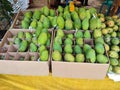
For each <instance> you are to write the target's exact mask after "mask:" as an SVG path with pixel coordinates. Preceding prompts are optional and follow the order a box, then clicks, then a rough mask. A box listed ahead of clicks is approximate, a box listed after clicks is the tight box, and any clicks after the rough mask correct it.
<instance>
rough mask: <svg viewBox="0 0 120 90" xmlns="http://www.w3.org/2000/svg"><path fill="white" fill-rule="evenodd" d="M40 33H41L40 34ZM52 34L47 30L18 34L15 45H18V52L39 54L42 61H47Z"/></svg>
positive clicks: (15, 37)
mask: <svg viewBox="0 0 120 90" xmlns="http://www.w3.org/2000/svg"><path fill="white" fill-rule="evenodd" d="M38 31H39V32H38ZM51 34H52V33H50V32H49V31H48V30H47V29H38V30H36V31H35V32H22V31H20V32H18V34H17V35H16V36H14V42H13V44H15V45H18V52H27V51H29V52H38V53H39V60H40V61H47V60H48V59H49V54H50V52H49V51H50V43H51Z"/></svg>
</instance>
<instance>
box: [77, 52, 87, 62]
mask: <svg viewBox="0 0 120 90" xmlns="http://www.w3.org/2000/svg"><path fill="white" fill-rule="evenodd" d="M84 60H85V57H84V54H77V55H76V57H75V61H76V62H84Z"/></svg>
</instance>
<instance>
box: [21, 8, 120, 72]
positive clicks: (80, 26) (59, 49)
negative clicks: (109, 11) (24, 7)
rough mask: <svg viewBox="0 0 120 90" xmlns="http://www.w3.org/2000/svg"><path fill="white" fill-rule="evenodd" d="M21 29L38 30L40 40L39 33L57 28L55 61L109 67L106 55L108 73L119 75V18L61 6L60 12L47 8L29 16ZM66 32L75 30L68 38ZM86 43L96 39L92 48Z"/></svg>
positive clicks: (92, 9)
mask: <svg viewBox="0 0 120 90" xmlns="http://www.w3.org/2000/svg"><path fill="white" fill-rule="evenodd" d="M56 12H57V13H56ZM21 26H22V28H25V29H28V28H29V29H31V28H32V29H35V32H36V37H37V38H38V36H39V33H40V29H48V28H52V27H56V28H57V32H56V35H55V38H54V41H53V54H52V58H53V60H55V61H61V60H65V61H68V62H73V61H75V62H91V63H108V59H107V55H106V52H107V53H108V56H109V59H110V67H109V71H112V72H115V73H120V18H119V17H118V16H116V15H115V16H111V17H110V16H104V15H103V14H99V13H97V10H96V9H95V8H93V7H92V8H86V7H81V8H78V7H75V10H74V11H72V12H71V11H70V7H69V6H66V7H65V8H63V7H61V6H58V9H57V10H53V9H49V8H48V7H46V6H45V7H43V8H41V9H40V10H35V11H34V12H33V11H28V12H26V13H25V14H24V18H23V20H22V22H21ZM63 30H66V31H68V32H69V31H71V30H76V33H69V34H67V35H65V34H66V33H65V32H64V31H63ZM81 30H83V31H81ZM85 39H86V40H91V39H93V44H92V45H91V44H89V43H86V42H85ZM104 46H105V47H104ZM86 47H87V48H88V51H86V50H87V49H86ZM91 56H92V57H91ZM79 59H81V60H79Z"/></svg>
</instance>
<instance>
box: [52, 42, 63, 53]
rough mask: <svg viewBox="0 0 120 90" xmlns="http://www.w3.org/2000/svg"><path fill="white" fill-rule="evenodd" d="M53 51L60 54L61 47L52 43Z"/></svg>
mask: <svg viewBox="0 0 120 90" xmlns="http://www.w3.org/2000/svg"><path fill="white" fill-rule="evenodd" d="M53 50H54V51H55V50H57V51H59V52H61V53H62V47H61V45H60V44H59V43H56V42H54V44H53Z"/></svg>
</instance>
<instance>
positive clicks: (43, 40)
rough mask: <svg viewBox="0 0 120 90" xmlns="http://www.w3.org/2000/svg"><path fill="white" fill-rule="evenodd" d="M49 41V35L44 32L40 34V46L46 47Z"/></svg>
mask: <svg viewBox="0 0 120 90" xmlns="http://www.w3.org/2000/svg"><path fill="white" fill-rule="evenodd" d="M47 40H48V36H47V33H45V32H42V33H40V35H39V37H38V40H37V41H38V45H45V44H46V43H47Z"/></svg>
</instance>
